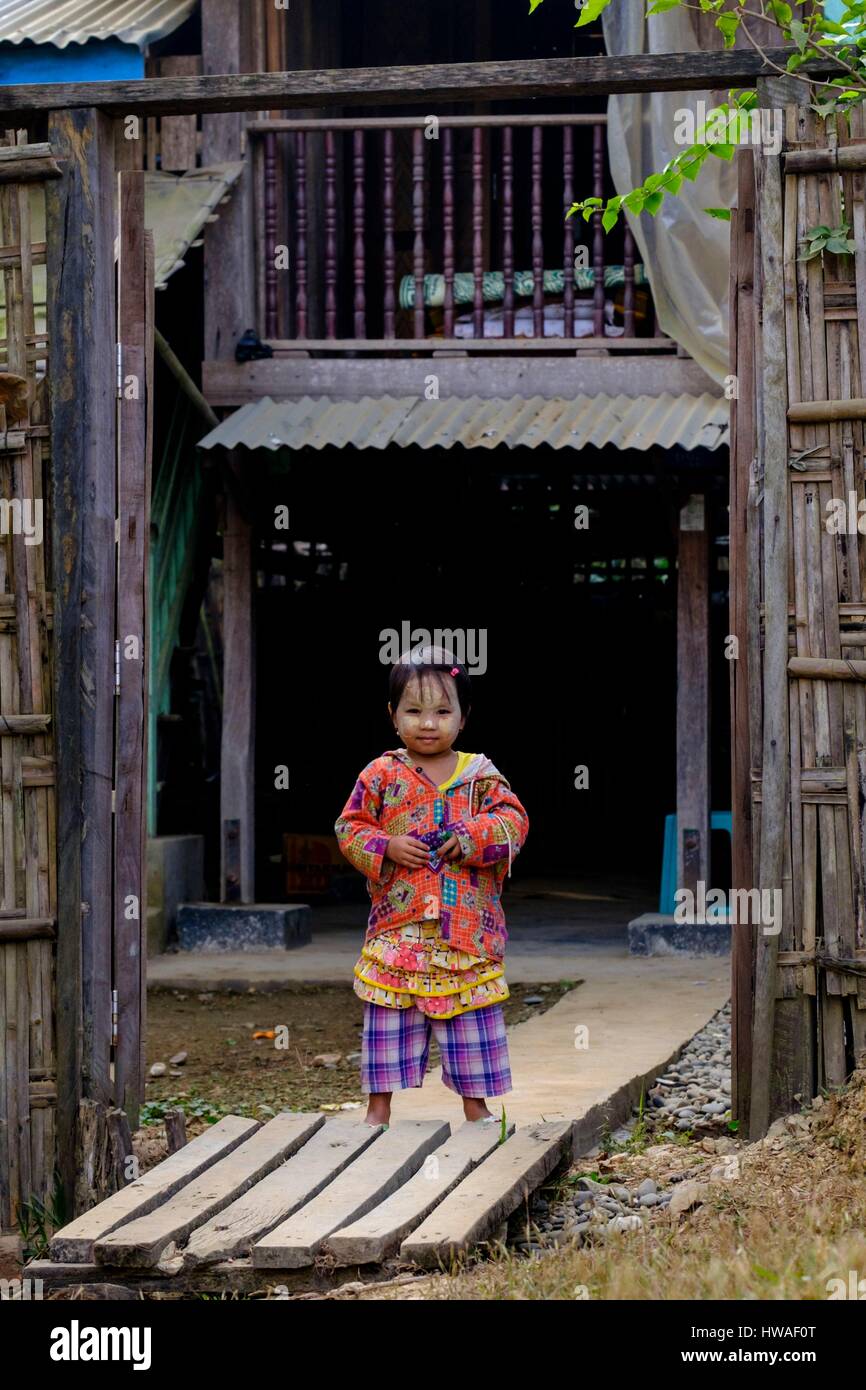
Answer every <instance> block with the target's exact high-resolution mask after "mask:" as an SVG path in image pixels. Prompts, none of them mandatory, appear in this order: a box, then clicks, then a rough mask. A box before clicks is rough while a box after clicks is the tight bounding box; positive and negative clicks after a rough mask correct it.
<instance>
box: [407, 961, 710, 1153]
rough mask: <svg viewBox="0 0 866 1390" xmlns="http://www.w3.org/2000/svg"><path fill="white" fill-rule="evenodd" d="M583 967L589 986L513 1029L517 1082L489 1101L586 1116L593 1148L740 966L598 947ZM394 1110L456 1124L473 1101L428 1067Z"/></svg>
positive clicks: (493, 1105)
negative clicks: (578, 1037) (581, 1035)
mask: <svg viewBox="0 0 866 1390" xmlns="http://www.w3.org/2000/svg"><path fill="white" fill-rule="evenodd" d="M572 969H573V970H575V972H576V966H572ZM509 973H512V975H513V972H509ZM576 973H577V972H576ZM579 974H580V975H581V976H582V977H583V980H584V983H583V984H582V985H580V986H579V987H578V988H577V989H575V990H572V991H571V992H570V993H569V994H567V995H566V996H565V997H564V998H563V999H561V1000H560V1001H559V1003H558V1004H554V1006H553V1008H552V1009H548V1010H547V1011H546V1012H545V1013H543V1014H540V1015H539V1016H538V1017H537V1018H532V1019H530V1020H529V1021H528V1022H527V1023H521V1024H518V1025H517V1026H516V1027H514V1028H512V1029H510V1030H509V1034H508V1040H509V1043H508V1045H509V1054H510V1057H511V1074H512V1080H513V1082H514V1087H513V1090H512V1091H510V1092H509V1093H508V1094H507V1095H505V1096H504V1097H502V1098H499V1099H497V1098H491V1099H490V1100H489V1101H488V1105H489V1108H490V1109H491V1110H492V1111H493V1112H494V1114H497V1115H498V1114H499V1113H500V1111H501V1106H502V1105H503V1104H504V1106H505V1112H506V1115H507V1117H508V1119H509V1120H514V1122H515V1123H516V1124H518V1125H526V1124H533V1123H535V1122H536V1121H538V1120H556V1119H561V1118H565V1119H576V1118H578V1117H583V1118H584V1119H585V1120H586V1124H585V1125H584V1126H583V1127H582V1130H583V1135H584V1143H585V1147H586V1148H591V1147H592V1145H593V1144H594V1143H595V1142H596V1141H597V1138H598V1137H599V1134H600V1129H601V1125H602V1123H603V1122H604V1121H605V1120H606V1121H607V1123H608V1124H609V1127H610V1129H611V1130H613V1129H616V1128H617V1127H618V1125H620V1124H622V1122H623V1120H625V1119H626V1118H627V1116H628V1114H629V1111H630V1107H631V1104H632V1102H633V1101H636V1100H637V1098H638V1096H639V1094H640V1082H641V1081H642V1080H644V1079H650V1080H652V1079H654V1078H655V1076H656V1075H657V1074H658V1073H659V1072H661V1071H663V1070H664V1069H665V1067H666V1066H667V1064H668V1063H669V1062H670V1060H671V1059H672V1057H674V1056H675V1055H676V1053H677V1052H678V1051H679V1050H680V1048H681V1047H683V1046H684V1044H685V1043H686V1042H688V1040H689V1038H691V1037H692V1035H693V1034H694V1033H696V1032H697V1031H698V1029H699V1028H702V1027H703V1026H704V1024H705V1023H707V1022H708V1020H709V1019H710V1018H711V1017H712V1016H713V1014H714V1013H715V1012H716V1011H717V1010H718V1009H720V1008H721V1007H722V1005H723V1004H724V1003H725V1001H726V1000H727V999H728V998H729V996H730V975H731V964H730V959H725V958H719V957H717V956H716V957H706V958H704V959H691V960H690V959H678V958H676V957H670V956H668V957H638V956H630V955H628V953H627V952H625V951H623V950H621V949H620V950H619V951H617V952H609V951H605V952H601V951H598V950H596V951H592V952H586V953H581V956H580V970H579ZM557 978H560V977H557ZM569 978H574V975H572V976H570V977H569ZM577 1028H585V1029H586V1030H587V1034H586V1037H587V1043H588V1046H587V1047H586V1049H585V1050H584V1049H578V1048H576V1047H575V1029H577ZM600 1106H601V1107H604V1106H607V1108H608V1113H607V1115H602V1114H601V1113H600V1112H598V1111H596V1112H595V1113H593V1112H594V1107H600ZM392 1114H393V1116H394V1118H395V1119H405V1120H410V1119H411V1120H420V1119H436V1118H438V1117H440V1116H441V1117H442V1118H443V1119H449V1120H451V1123H452V1129H453V1128H454V1127H455V1125H456V1124H457V1123H459V1122H460V1121H462V1119H463V1107H462V1104H461V1102H460V1099H459V1097H458V1096H456V1095H455V1094H454V1092H453V1091H450V1090H449V1089H448V1088H447V1087H445V1086H443V1084H442V1080H441V1072H440V1071H439V1070H436V1071H433V1072H430V1071H428V1073H427V1076H426V1077H425V1080H424V1085H423V1086H421V1087H418V1088H417V1089H411V1090H406V1091H400V1092H397V1093H395V1095H394V1099H393V1103H392Z"/></svg>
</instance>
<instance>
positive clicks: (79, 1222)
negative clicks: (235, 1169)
mask: <svg viewBox="0 0 866 1390" xmlns="http://www.w3.org/2000/svg"><path fill="white" fill-rule="evenodd" d="M260 1128H261V1126H260V1123H259V1121H258V1120H250V1119H246V1118H244V1117H242V1116H240V1115H226V1116H225V1117H224V1118H223V1119H221V1120H218V1121H217V1122H216V1124H215V1125H212V1126H211V1128H210V1129H206V1130H205V1131H204V1133H203V1134H199V1135H197V1136H196V1138H195V1139H191V1140H190V1141H189V1143H188V1144H186V1145H184V1147H183V1148H182V1149H179V1150H178V1151H177V1153H175V1154H171V1155H170V1157H168V1158H164V1159H163V1160H162V1162H161V1163H157V1164H155V1166H154V1167H153V1168H149V1169H148V1170H147V1172H146V1173H142V1175H141V1177H140V1178H136V1179H135V1181H134V1182H131V1183H129V1184H128V1186H126V1187H124V1188H121V1190H120V1191H119V1192H115V1193H113V1195H112V1196H111V1197H107V1198H106V1199H105V1201H104V1202H99V1203H98V1204H97V1205H96V1206H95V1207H91V1209H90V1210H89V1211H86V1212H84V1213H83V1215H82V1216H79V1217H76V1219H75V1220H74V1221H70V1222H69V1224H68V1225H66V1226H63V1227H62V1228H61V1230H59V1231H57V1232H56V1233H55V1234H54V1236H53V1237H52V1239H51V1246H50V1250H51V1258H52V1259H53V1260H59V1261H62V1262H64V1263H67V1262H69V1261H89V1260H92V1259H93V1246H94V1243H95V1242H96V1241H97V1240H100V1239H101V1238H102V1237H103V1236H107V1235H109V1234H110V1233H111V1232H112V1231H115V1230H117V1228H118V1227H119V1226H122V1225H124V1224H125V1223H127V1222H130V1221H133V1220H135V1219H136V1218H138V1217H141V1216H146V1215H147V1214H148V1212H151V1211H154V1210H155V1209H156V1208H157V1207H158V1206H159V1205H160V1204H161V1203H162V1202H165V1201H167V1200H168V1199H169V1198H170V1197H172V1196H174V1194H175V1193H176V1192H178V1191H179V1190H180V1189H181V1188H182V1187H183V1186H184V1185H185V1184H186V1183H189V1182H192V1181H193V1179H195V1178H197V1177H199V1176H200V1174H202V1173H204V1172H205V1170H206V1169H208V1168H211V1167H213V1166H214V1164H216V1163H217V1162H218V1161H219V1160H220V1159H223V1158H225V1157H226V1156H227V1155H228V1154H230V1153H231V1152H232V1151H233V1150H234V1149H237V1147H238V1145H240V1144H242V1143H243V1142H244V1140H245V1139H249V1137H250V1135H252V1134H254V1133H255V1132H256V1131H257V1130H258V1129H260Z"/></svg>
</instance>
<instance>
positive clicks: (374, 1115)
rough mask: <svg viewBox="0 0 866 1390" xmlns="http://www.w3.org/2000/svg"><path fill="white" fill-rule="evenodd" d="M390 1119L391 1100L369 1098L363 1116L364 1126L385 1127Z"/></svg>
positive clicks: (378, 1097)
mask: <svg viewBox="0 0 866 1390" xmlns="http://www.w3.org/2000/svg"><path fill="white" fill-rule="evenodd" d="M390 1119H391V1098H390V1096H389V1097H388V1098H387V1100H386V1099H385V1098H384V1097H380V1096H376V1097H375V1098H371V1099H370V1101H369V1102H368V1104H367V1113H366V1115H365V1116H364V1124H365V1125H386V1124H388V1123H389V1121H390Z"/></svg>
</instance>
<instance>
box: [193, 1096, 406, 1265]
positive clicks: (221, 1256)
mask: <svg viewBox="0 0 866 1390" xmlns="http://www.w3.org/2000/svg"><path fill="white" fill-rule="evenodd" d="M379 1132H380V1131H379V1130H377V1129H376V1128H375V1127H374V1126H373V1125H364V1124H359V1123H358V1121H357V1120H328V1122H327V1123H326V1124H325V1125H323V1126H322V1127H321V1128H319V1129H318V1131H317V1133H315V1134H314V1135H313V1137H312V1138H311V1139H308V1140H307V1143H306V1144H305V1145H304V1147H303V1149H302V1150H301V1152H300V1153H299V1154H295V1156H294V1158H290V1159H289V1160H288V1162H287V1163H283V1164H282V1165H281V1166H280V1167H279V1168H277V1169H276V1170H275V1172H273V1173H269V1174H268V1176H267V1177H266V1178H262V1180H261V1182H257V1183H256V1185H255V1187H253V1188H251V1189H250V1191H249V1192H247V1193H246V1194H245V1196H243V1197H239V1198H238V1200H237V1201H236V1202H232V1203H231V1205H230V1206H228V1207H226V1208H225V1209H224V1210H223V1211H221V1212H220V1213H219V1215H218V1216H215V1217H213V1218H212V1219H211V1220H210V1221H206V1222H205V1224H204V1225H203V1226H199V1228H198V1230H196V1231H193V1233H192V1235H191V1236H190V1238H189V1242H188V1244H187V1246H186V1248H185V1250H184V1252H183V1264H184V1269H193V1268H197V1267H198V1266H200V1265H206V1264H213V1263H215V1262H216V1261H218V1260H231V1259H236V1258H243V1257H246V1256H249V1255H250V1251H251V1248H252V1246H253V1245H254V1244H255V1242H256V1241H257V1240H261V1238H262V1237H263V1236H266V1235H267V1234H268V1233H269V1232H270V1231H272V1230H273V1229H274V1227H275V1226H278V1225H279V1224H280V1223H281V1222H283V1221H285V1220H286V1219H287V1218H288V1217H290V1216H292V1215H294V1213H295V1212H296V1211H298V1210H299V1208H301V1207H302V1206H304V1204H305V1203H306V1202H309V1201H311V1200H312V1199H313V1198H314V1197H316V1196H317V1195H318V1193H320V1192H321V1191H322V1189H323V1188H324V1187H326V1186H327V1185H328V1183H331V1182H333V1180H334V1179H335V1178H336V1177H338V1176H339V1174H340V1173H342V1172H343V1170H344V1169H345V1168H346V1167H347V1166H348V1165H349V1164H350V1163H352V1162H354V1161H355V1160H356V1159H357V1157H358V1155H359V1154H361V1153H363V1151H364V1150H365V1149H366V1148H367V1147H368V1145H370V1144H372V1142H373V1140H374V1139H377V1138H378V1137H379Z"/></svg>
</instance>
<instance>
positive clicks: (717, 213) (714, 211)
mask: <svg viewBox="0 0 866 1390" xmlns="http://www.w3.org/2000/svg"><path fill="white" fill-rule="evenodd" d="M704 212H707V213H709V215H710V217H716V218H718V220H719V221H720V222H730V220H731V209H730V208H704Z"/></svg>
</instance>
